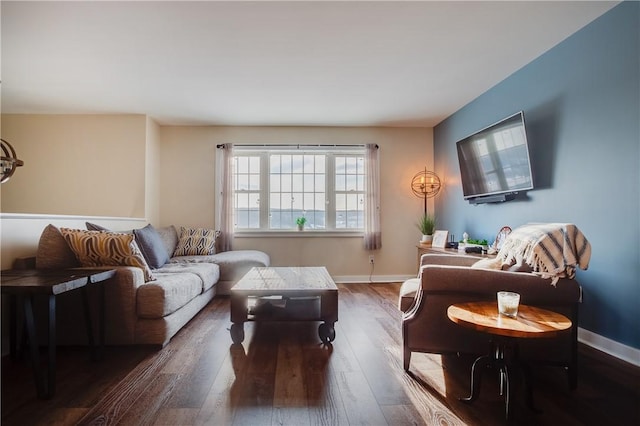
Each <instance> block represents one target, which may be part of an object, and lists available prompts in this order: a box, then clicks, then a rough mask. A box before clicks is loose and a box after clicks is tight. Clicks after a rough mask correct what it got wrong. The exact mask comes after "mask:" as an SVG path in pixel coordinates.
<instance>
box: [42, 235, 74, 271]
mask: <svg viewBox="0 0 640 426" xmlns="http://www.w3.org/2000/svg"><path fill="white" fill-rule="evenodd" d="M78 266H80V262H78V259H77V258H76V255H75V254H74V253H73V251H72V250H71V249H70V248H69V244H67V241H66V240H65V239H64V237H63V236H62V233H61V232H60V229H58V228H57V227H56V226H55V225H51V224H50V225H47V226H46V227H45V228H44V230H43V231H42V234H41V235H40V241H39V242H38V249H37V251H36V268H37V269H65V268H75V267H78Z"/></svg>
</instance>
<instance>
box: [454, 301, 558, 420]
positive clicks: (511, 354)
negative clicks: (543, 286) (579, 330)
mask: <svg viewBox="0 0 640 426" xmlns="http://www.w3.org/2000/svg"><path fill="white" fill-rule="evenodd" d="M447 316H448V317H449V319H450V320H451V321H453V322H455V323H456V324H459V325H461V326H463V327H467V328H470V329H473V330H477V331H480V332H483V333H488V334H491V335H492V336H493V338H492V340H491V349H490V353H489V354H488V355H483V356H481V357H479V358H477V359H476V360H475V361H474V362H473V366H472V367H471V394H470V396H468V397H466V398H461V400H462V401H465V402H471V401H473V400H475V399H476V398H477V396H478V394H479V392H480V377H481V374H480V373H481V372H480V370H479V369H478V366H480V365H482V366H486V367H493V368H497V369H498V371H499V373H500V395H504V396H505V416H506V418H507V420H508V419H509V418H510V415H511V412H510V411H509V408H510V401H511V390H512V386H511V376H510V372H513V370H515V369H520V370H522V372H523V373H524V378H525V389H526V397H527V401H526V402H527V405H528V406H529V408H530V409H532V410H534V411H538V410H536V409H535V407H534V405H533V391H532V387H531V373H530V370H529V366H528V365H527V364H525V363H523V362H522V361H521V360H519V359H518V339H532V338H548V337H554V336H557V335H558V334H559V333H562V332H565V331H566V330H569V329H570V328H571V320H570V319H569V318H567V317H566V316H564V315H562V314H559V313H556V312H553V311H549V310H546V309H542V308H537V307H533V306H527V305H522V304H521V305H520V306H519V307H518V315H517V317H516V318H511V317H508V316H505V315H501V314H499V313H498V304H497V302H496V301H494V302H471V303H458V304H455V305H451V306H449V308H448V309H447Z"/></svg>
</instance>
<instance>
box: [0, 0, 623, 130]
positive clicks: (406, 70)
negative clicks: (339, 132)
mask: <svg viewBox="0 0 640 426" xmlns="http://www.w3.org/2000/svg"><path fill="white" fill-rule="evenodd" d="M615 4H617V2H592V1H589V2H573V1H572V2H567V1H562V2H560V1H556V2H540V1H533V2H479V1H475V2H399V1H395V2H394V1H391V2H368V1H354V2H322V1H318V2H304V1H298V2H270V1H261V2H241V1H233V2H213V1H200V2H180V1H171V2H169V1H165V2H147V1H131V2H64V3H63V2H9V1H2V3H1V6H0V7H1V13H2V27H1V31H2V52H1V53H2V56H1V59H2V64H1V72H2V76H1V79H2V83H1V95H2V112H4V113H47V114H50V113H100V114H103V113H106V114H114V113H116V114H118V113H122V114H147V115H149V116H151V117H152V118H154V119H155V120H156V121H157V122H158V123H160V124H185V125H186V124H189V125H196V124H197V125H319V126H427V127H431V126H434V125H436V124H437V123H439V122H440V121H442V120H443V119H444V118H446V117H447V116H449V115H450V114H452V113H454V112H455V111H456V110H458V109H459V108H461V107H462V106H464V105H465V104H467V103H468V102H470V101H472V100H473V99H474V98H476V97H477V96H479V95H480V94H482V93H483V92H484V91H486V90H488V89H489V88H491V87H492V86H494V85H495V84H496V83H498V82H500V81H501V80H503V79H504V78H506V77H508V76H509V75H510V74H512V73H513V72H514V71H516V70H518V69H519V68H521V67H522V66H524V65H526V64H527V63H529V62H530V61H532V60H533V59H535V58H536V57H538V56H540V55H541V54H542V53H544V52H545V51H547V50H549V49H550V48H552V47H553V46H554V45H556V44H558V43H559V42H560V41H562V40H563V39H565V38H566V37H568V36H569V35H571V34H572V33H574V32H576V31H577V30H579V29H580V28H582V27H583V26H585V25H586V24H588V23H589V22H591V21H592V20H593V19H595V18H596V17H598V16H600V15H601V14H603V13H604V12H606V11H607V10H609V9H610V8H612V7H613V6H615Z"/></svg>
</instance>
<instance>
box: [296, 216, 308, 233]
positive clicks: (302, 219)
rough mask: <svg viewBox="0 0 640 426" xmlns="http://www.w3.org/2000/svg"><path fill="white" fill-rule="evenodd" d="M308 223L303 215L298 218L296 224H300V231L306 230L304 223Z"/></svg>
mask: <svg viewBox="0 0 640 426" xmlns="http://www.w3.org/2000/svg"><path fill="white" fill-rule="evenodd" d="M305 223H307V218H306V217H304V216H302V217H299V218H297V219H296V225H298V231H302V230H304V224H305Z"/></svg>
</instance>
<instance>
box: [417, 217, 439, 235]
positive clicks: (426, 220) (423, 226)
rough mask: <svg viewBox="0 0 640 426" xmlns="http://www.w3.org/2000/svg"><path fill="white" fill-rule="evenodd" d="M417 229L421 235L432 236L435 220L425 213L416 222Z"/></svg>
mask: <svg viewBox="0 0 640 426" xmlns="http://www.w3.org/2000/svg"><path fill="white" fill-rule="evenodd" d="M418 229H420V232H422V235H433V231H434V230H435V229H436V218H435V217H433V216H429V215H428V214H427V213H425V214H424V215H422V217H421V218H420V221H419V222H418Z"/></svg>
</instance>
